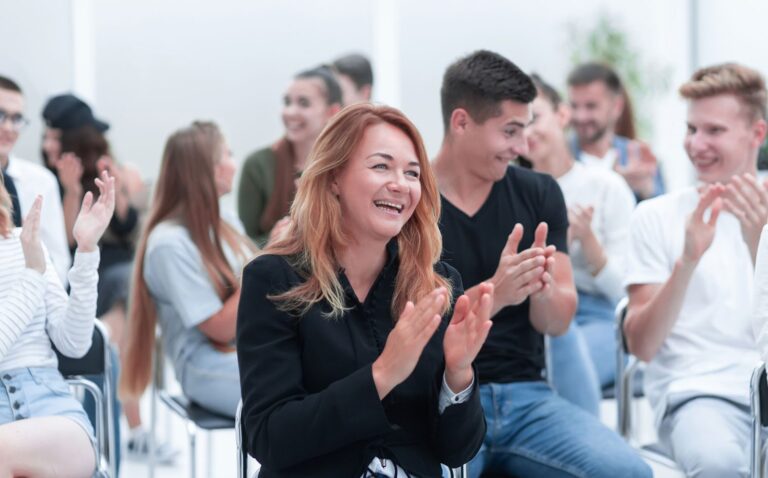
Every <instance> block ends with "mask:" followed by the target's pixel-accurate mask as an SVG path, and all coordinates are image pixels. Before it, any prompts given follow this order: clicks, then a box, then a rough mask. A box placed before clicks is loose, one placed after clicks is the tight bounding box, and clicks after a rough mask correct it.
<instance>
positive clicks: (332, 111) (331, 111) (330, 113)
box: [328, 103, 343, 118]
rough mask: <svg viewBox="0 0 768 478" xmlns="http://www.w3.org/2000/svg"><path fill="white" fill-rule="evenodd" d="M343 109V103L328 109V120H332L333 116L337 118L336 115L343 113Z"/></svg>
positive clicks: (335, 104)
mask: <svg viewBox="0 0 768 478" xmlns="http://www.w3.org/2000/svg"><path fill="white" fill-rule="evenodd" d="M341 108H343V106H342V105H341V103H334V104H332V105H330V106H329V107H328V118H332V117H333V116H335V115H336V113H338V112H339V111H341Z"/></svg>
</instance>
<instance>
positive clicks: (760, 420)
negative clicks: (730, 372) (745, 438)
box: [749, 363, 768, 478]
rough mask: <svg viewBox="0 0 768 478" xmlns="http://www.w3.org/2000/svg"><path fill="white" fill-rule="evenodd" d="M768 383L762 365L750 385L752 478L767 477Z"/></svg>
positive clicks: (758, 367) (762, 364)
mask: <svg viewBox="0 0 768 478" xmlns="http://www.w3.org/2000/svg"><path fill="white" fill-rule="evenodd" d="M767 398H768V383H767V382H766V372H765V364H764V363H761V364H760V365H758V366H757V367H755V370H754V371H753V372H752V379H751V380H750V384H749V399H750V400H749V401H750V405H751V408H752V440H751V446H750V461H749V463H750V476H751V477H752V478H763V477H764V476H765V457H764V456H763V435H764V433H765V430H764V428H765V427H766V426H768V400H766V399H767Z"/></svg>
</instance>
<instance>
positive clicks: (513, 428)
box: [434, 51, 652, 478]
mask: <svg viewBox="0 0 768 478" xmlns="http://www.w3.org/2000/svg"><path fill="white" fill-rule="evenodd" d="M535 96H536V89H535V87H534V85H533V83H532V82H531V80H530V78H529V77H528V76H527V75H526V74H525V73H523V72H522V71H521V70H520V69H519V68H517V66H515V65H514V64H513V63H512V62H510V61H509V60H507V59H506V58H504V57H502V56H500V55H498V54H495V53H492V52H489V51H478V52H475V53H473V54H471V55H469V56H467V57H465V58H462V59H460V60H458V61H457V62H456V63H454V64H453V65H451V66H450V67H449V68H448V70H447V71H446V73H445V76H444V78H443V86H442V90H441V100H442V110H443V124H444V128H445V137H444V139H443V144H442V147H441V149H440V152H439V153H438V155H437V158H436V159H435V163H434V166H435V173H436V175H437V178H438V182H439V185H440V190H441V193H442V199H443V212H442V217H441V219H440V228H441V230H442V233H443V260H445V261H446V262H448V263H449V264H451V265H453V266H454V267H456V268H457V269H458V270H459V272H460V273H461V275H462V277H463V281H464V285H465V287H467V288H468V289H469V290H468V291H467V292H468V293H469V294H473V293H474V292H475V289H476V288H475V287H474V286H476V285H477V284H479V283H480V282H482V281H484V280H490V281H491V282H493V283H494V286H495V298H494V307H493V313H494V319H493V320H494V326H493V328H492V329H491V332H490V335H489V337H488V339H487V341H486V343H485V345H484V346H483V349H482V350H481V352H480V354H479V356H478V358H477V360H476V365H477V368H478V372H479V374H478V376H479V380H480V394H481V400H482V403H483V408H484V410H485V416H486V420H487V422H488V433H487V435H486V437H485V441H484V444H483V447H482V448H481V449H480V452H479V453H478V455H477V457H475V459H474V460H472V462H471V463H470V466H469V474H470V477H473V478H476V477H478V476H480V474H481V473H482V471H483V470H494V471H501V472H505V473H512V474H514V475H516V476H590V477H616V476H622V477H646V476H648V477H650V476H651V475H652V473H651V470H650V468H649V467H648V466H647V465H646V464H645V463H644V462H643V461H642V459H640V458H639V457H638V456H637V455H636V454H635V453H634V451H633V450H632V449H631V448H630V447H629V446H628V445H627V444H626V443H625V442H624V441H623V440H622V439H621V438H620V437H619V436H618V435H616V434H615V433H614V432H612V431H611V430H609V429H607V428H606V427H604V426H603V425H602V424H600V422H599V421H598V420H597V419H596V418H594V417H593V416H592V415H590V414H588V413H587V412H585V411H583V410H581V409H580V408H578V407H576V406H575V405H572V404H571V403H569V402H567V401H565V400H564V399H562V398H560V397H558V396H557V395H556V394H555V393H554V392H553V391H552V389H551V388H550V387H549V386H548V385H547V383H546V381H545V379H544V337H543V334H545V333H547V334H550V335H559V334H563V333H565V331H566V330H567V329H568V325H569V324H570V321H571V318H572V317H573V314H574V312H575V309H576V290H575V287H574V284H573V274H572V270H571V264H570V261H569V259H568V255H567V247H566V234H567V230H568V219H567V213H566V207H565V202H564V200H563V195H562V193H561V192H560V188H559V187H558V185H557V183H556V182H555V180H554V179H552V177H550V176H547V175H543V174H539V173H535V172H532V171H526V170H523V169H520V168H517V167H513V166H510V165H509V163H510V161H512V160H513V159H515V158H516V157H517V156H518V155H521V154H524V153H525V152H526V151H527V139H526V135H525V127H526V126H527V125H528V123H529V122H530V120H531V112H530V107H529V103H530V102H531V101H533V99H534V97H535Z"/></svg>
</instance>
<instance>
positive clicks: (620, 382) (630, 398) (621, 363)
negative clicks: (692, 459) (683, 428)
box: [615, 298, 768, 478]
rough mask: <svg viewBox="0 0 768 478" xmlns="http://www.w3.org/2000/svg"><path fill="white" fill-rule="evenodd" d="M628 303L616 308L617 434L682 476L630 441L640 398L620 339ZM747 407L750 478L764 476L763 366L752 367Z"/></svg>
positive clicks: (658, 453) (654, 451)
mask: <svg viewBox="0 0 768 478" xmlns="http://www.w3.org/2000/svg"><path fill="white" fill-rule="evenodd" d="M627 305H628V300H627V299H626V298H625V299H623V300H622V301H621V302H620V303H619V304H618V306H617V307H616V342H617V345H618V346H617V347H616V384H615V387H616V389H615V395H616V410H617V417H616V418H617V422H616V423H617V429H618V432H619V434H620V435H621V436H622V437H623V438H624V439H625V440H627V441H628V442H629V443H631V444H632V445H633V446H634V447H635V448H636V449H637V450H638V452H639V453H640V454H641V456H643V457H644V458H646V459H648V460H651V461H653V462H655V463H658V464H660V465H662V466H664V467H666V468H669V469H671V470H676V471H679V472H681V473H682V470H681V469H680V467H679V466H678V465H677V464H676V463H675V461H674V460H673V459H672V457H671V456H670V455H669V453H668V452H667V449H666V448H664V447H662V446H661V445H660V444H658V443H648V444H642V445H640V444H638V443H636V442H635V440H634V437H633V430H632V425H633V419H634V417H633V413H632V410H633V409H634V399H635V398H639V397H642V396H643V394H642V389H641V388H638V387H637V386H635V385H636V382H635V379H636V377H637V372H638V371H639V370H640V369H641V364H640V361H639V360H638V359H637V357H635V356H634V355H632V354H630V353H629V350H628V347H627V340H626V337H625V336H624V321H625V320H626V318H627ZM749 394H750V405H751V410H752V436H751V443H750V463H749V470H750V476H751V477H752V478H763V477H764V476H765V457H764V454H763V452H762V450H763V435H764V428H765V427H766V426H768V382H767V381H766V369H765V364H764V363H762V364H760V365H758V366H757V367H755V369H754V371H753V372H752V377H751V380H750V390H749Z"/></svg>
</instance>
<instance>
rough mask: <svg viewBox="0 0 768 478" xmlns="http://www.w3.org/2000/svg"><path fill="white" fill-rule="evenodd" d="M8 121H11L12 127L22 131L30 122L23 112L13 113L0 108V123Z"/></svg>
mask: <svg viewBox="0 0 768 478" xmlns="http://www.w3.org/2000/svg"><path fill="white" fill-rule="evenodd" d="M6 121H9V122H10V123H11V128H13V130H14V131H21V130H22V129H24V127H25V126H26V125H28V124H29V120H28V119H27V118H25V117H24V115H23V114H21V113H13V114H11V113H8V112H7V111H5V110H0V125H2V124H3V123H5V122H6Z"/></svg>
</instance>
